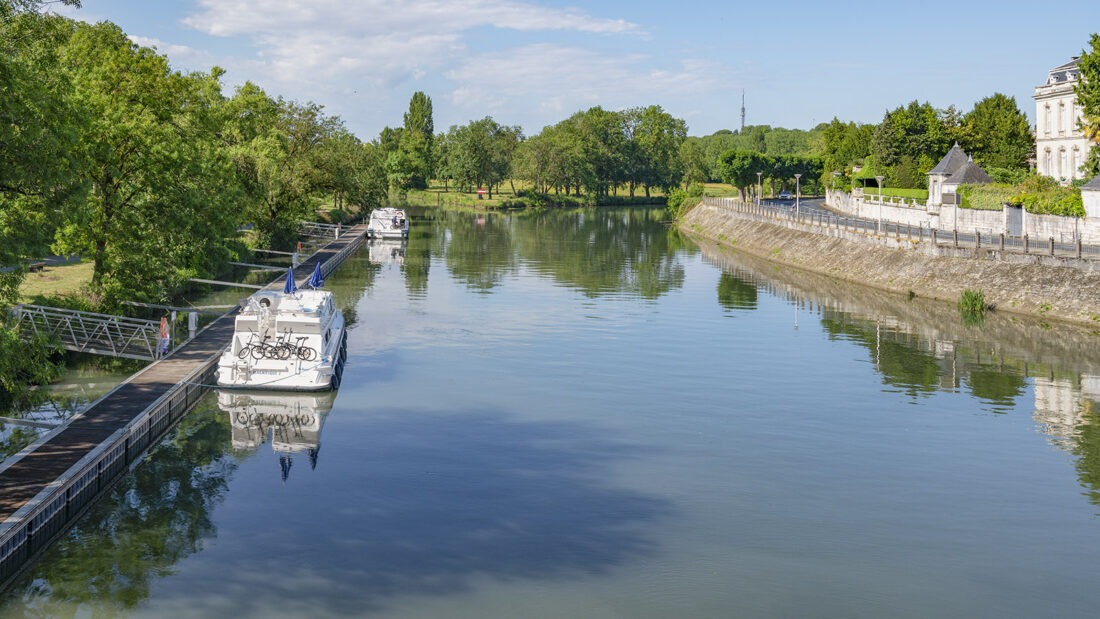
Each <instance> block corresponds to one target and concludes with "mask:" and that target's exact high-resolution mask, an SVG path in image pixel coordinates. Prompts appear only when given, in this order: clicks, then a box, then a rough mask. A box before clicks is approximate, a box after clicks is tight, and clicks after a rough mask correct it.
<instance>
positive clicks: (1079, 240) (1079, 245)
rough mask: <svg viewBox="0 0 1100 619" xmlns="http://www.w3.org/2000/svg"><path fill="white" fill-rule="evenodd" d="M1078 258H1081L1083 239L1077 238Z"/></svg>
mask: <svg viewBox="0 0 1100 619" xmlns="http://www.w3.org/2000/svg"><path fill="white" fill-rule="evenodd" d="M1077 258H1078V260H1079V259H1080V258H1081V237H1077Z"/></svg>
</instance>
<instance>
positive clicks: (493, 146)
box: [448, 116, 523, 199]
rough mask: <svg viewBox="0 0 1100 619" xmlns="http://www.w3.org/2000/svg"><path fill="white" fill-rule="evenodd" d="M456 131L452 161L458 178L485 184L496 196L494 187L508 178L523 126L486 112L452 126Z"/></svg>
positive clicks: (468, 184)
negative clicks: (498, 119) (501, 121)
mask: <svg viewBox="0 0 1100 619" xmlns="http://www.w3.org/2000/svg"><path fill="white" fill-rule="evenodd" d="M452 132H453V136H454V137H453V141H451V143H450V148H449V164H448V165H449V167H450V170H451V173H452V174H453V175H454V178H455V181H456V182H457V183H459V184H460V185H461V186H463V187H465V188H467V189H469V188H474V187H485V188H486V190H487V191H488V196H489V198H490V199H492V197H493V187H495V186H497V185H499V184H500V183H501V182H502V181H504V179H506V178H508V174H509V172H510V170H511V165H512V155H513V154H514V153H515V150H516V147H517V146H518V144H519V142H520V141H521V140H522V138H523V133H522V130H521V129H520V128H519V127H518V126H516V127H506V126H502V125H500V124H499V123H497V122H496V121H495V120H493V118H492V117H491V116H486V117H485V118H482V119H481V120H475V121H473V122H471V123H470V124H468V125H464V126H462V127H456V128H452Z"/></svg>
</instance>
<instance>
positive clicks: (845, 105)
mask: <svg viewBox="0 0 1100 619" xmlns="http://www.w3.org/2000/svg"><path fill="white" fill-rule="evenodd" d="M54 10H59V12H63V13H64V14H66V15H70V16H72V17H76V18H78V19H83V20H85V21H92V22H94V21H100V20H109V21H113V22H115V23H117V24H118V25H119V26H121V27H122V29H123V30H125V31H126V32H127V33H128V34H129V35H130V36H131V37H132V38H133V39H134V40H135V41H136V42H138V43H140V44H142V45H148V46H155V47H156V48H157V50H158V51H160V52H161V53H162V54H165V55H166V56H168V58H169V59H170V60H171V62H172V65H173V67H174V68H176V69H179V70H183V71H208V70H209V69H210V67H212V66H214V65H217V66H220V67H222V68H224V69H226V70H228V74H227V75H226V76H225V77H224V78H223V80H224V83H225V84H226V88H227V94H231V92H232V89H233V88H234V87H235V86H237V85H239V84H241V83H243V82H244V81H246V80H250V81H252V82H254V83H256V84H258V85H259V86H261V87H262V88H264V90H265V91H267V93H268V94H269V95H272V96H278V95H281V96H283V97H285V98H288V99H294V100H298V101H303V102H304V101H312V102H315V103H318V104H321V105H323V106H324V107H325V110H326V112H327V113H329V114H333V115H338V116H340V117H341V118H342V119H344V121H345V123H346V124H347V126H348V128H349V129H350V130H351V131H353V132H354V133H355V134H356V135H358V136H359V137H360V138H361V139H364V140H371V139H374V138H376V137H377V136H378V133H379V132H380V131H381V130H382V128H383V127H385V126H400V125H401V124H402V114H403V113H404V112H405V111H406V110H407V109H408V103H409V98H410V97H411V96H412V94H413V93H414V92H416V91H418V90H421V91H424V92H425V93H427V94H428V96H430V97H431V98H432V104H433V109H434V119H435V127H436V131H437V132H438V131H443V130H446V128H447V127H449V126H451V125H456V124H457V125H461V124H465V123H467V122H469V121H470V120H474V119H478V118H482V117H484V116H487V115H489V116H492V117H493V118H494V119H495V120H496V121H497V122H500V123H502V124H507V125H520V126H522V127H523V129H524V132H525V134H527V135H533V134H536V133H538V132H539V131H540V130H541V129H542V128H543V127H544V126H546V125H551V124H554V123H556V122H558V121H560V120H562V119H564V118H566V117H568V116H569V115H571V114H572V113H574V112H576V111H578V110H583V109H587V108H589V107H592V106H594V105H601V106H603V107H605V108H608V109H622V108H627V107H634V106H647V105H653V104H657V105H661V106H662V107H664V108H665V110H667V111H668V112H670V113H671V114H673V115H674V116H677V117H680V118H683V119H685V120H686V121H687V124H688V132H689V134H690V135H707V134H710V133H713V132H714V131H717V130H719V129H737V128H738V127H739V126H740V122H741V121H740V107H741V93H742V91H744V93H745V100H746V107H747V113H746V121H745V122H746V124H749V125H771V126H775V127H787V128H792V129H809V128H811V127H813V126H814V125H815V124H817V123H820V122H827V121H829V120H831V119H832V118H833V117H837V118H839V119H841V120H843V121H856V122H861V123H877V122H879V121H881V120H882V117H883V114H884V113H885V112H886V111H888V110H891V109H894V108H896V107H898V106H901V105H905V104H907V103H909V102H910V101H913V100H918V101H921V102H925V101H927V102H929V103H931V104H932V105H934V106H936V107H939V108H943V107H947V106H949V105H954V106H955V107H956V108H958V109H959V110H960V111H961V112H964V113H965V112H967V111H969V110H970V109H971V108H972V107H973V105H974V103H976V102H977V101H979V100H981V99H982V98H984V97H987V96H990V95H992V94H994V93H997V92H1000V93H1003V94H1006V95H1009V96H1012V97H1015V98H1016V102H1017V104H1018V105H1019V107H1020V109H1021V110H1023V111H1024V112H1025V113H1027V114H1028V117H1029V118H1031V119H1032V121H1033V122H1034V115H1035V111H1034V109H1033V108H1034V102H1033V100H1032V98H1031V97H1032V95H1033V93H1034V88H1035V86H1037V85H1039V84H1041V83H1042V82H1043V81H1044V80H1045V79H1046V73H1047V71H1048V70H1049V69H1050V68H1052V67H1054V66H1057V65H1059V64H1062V63H1064V62H1066V61H1067V60H1069V58H1070V57H1071V56H1074V55H1078V54H1079V53H1080V52H1081V50H1082V49H1084V48H1085V46H1086V45H1088V39H1089V35H1090V34H1092V33H1094V32H1100V0H1087V1H1083V0H1065V1H1063V2H1058V3H1042V2H1039V3H1035V2H1026V3H1025V2H1020V1H1017V0H1004V1H1000V2H993V1H973V2H969V1H966V0H959V1H956V2H953V3H930V2H924V3H921V2H903V3H894V2H891V1H890V0H879V1H876V2H864V1H861V0H857V1H854V2H847V3H834V2H821V1H816V2H804V1H790V0H772V1H771V2H768V1H762V2H761V1H758V2H753V3H749V2H742V1H740V0H727V1H725V2H721V1H706V0H680V1H678V2H649V1H644V0H642V1H638V0H635V1H630V2H628V1H625V0H606V1H601V2H577V1H572V2H558V1H544V0H451V1H448V0H164V1H150V0H84V1H83V8H81V9H64V8H63V9H56V8H54Z"/></svg>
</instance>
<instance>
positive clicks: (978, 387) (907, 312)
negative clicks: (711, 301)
mask: <svg viewBox="0 0 1100 619" xmlns="http://www.w3.org/2000/svg"><path fill="white" fill-rule="evenodd" d="M700 246H701V249H702V252H703V259H704V260H705V261H706V262H708V263H710V264H714V265H716V266H719V267H720V268H722V269H723V270H724V271H725V272H726V275H723V281H726V280H727V275H728V277H729V278H731V279H732V278H736V279H737V280H738V281H739V282H742V284H741V285H740V286H739V289H747V288H748V287H754V288H759V289H763V290H766V291H768V292H769V293H771V294H773V295H775V296H777V297H779V298H782V299H785V300H786V301H787V302H789V303H791V304H793V305H795V306H796V307H797V308H799V309H800V310H802V311H805V312H808V313H810V314H816V315H817V317H818V319H819V320H820V322H821V325H822V327H823V329H824V332H825V333H826V335H827V336H828V337H829V338H830V339H834V340H838V341H839V340H843V341H848V342H852V343H855V344H857V345H858V346H860V347H861V348H863V349H865V350H866V351H867V355H868V358H869V360H870V362H871V363H872V364H873V366H874V368H875V370H876V371H877V372H878V373H879V374H880V376H881V377H882V381H883V383H884V384H885V385H887V387H888V388H889V389H888V390H896V391H900V392H902V393H904V394H906V395H907V396H909V397H910V398H913V399H914V400H918V399H925V398H928V397H931V396H933V395H934V394H936V393H939V392H964V393H969V394H970V395H972V396H973V397H975V398H977V400H978V401H980V402H982V403H983V404H984V405H985V409H986V410H987V411H988V412H990V413H994V414H1004V413H1008V412H1011V411H1013V410H1015V409H1017V408H1018V407H1019V406H1025V407H1028V408H1030V410H1031V411H1032V419H1033V420H1034V421H1035V424H1036V427H1037V428H1038V429H1040V430H1041V431H1042V432H1043V433H1044V434H1045V435H1046V436H1047V438H1048V440H1049V441H1050V442H1051V443H1052V444H1054V445H1056V446H1058V447H1059V448H1060V449H1063V450H1065V451H1067V452H1069V453H1072V454H1074V455H1076V456H1077V457H1078V459H1077V463H1076V465H1077V469H1078V476H1079V479H1080V481H1081V483H1082V484H1083V485H1084V486H1085V489H1086V491H1087V494H1088V496H1089V498H1090V500H1091V501H1092V502H1093V503H1094V504H1096V505H1100V417H1098V416H1097V414H1096V412H1097V410H1098V408H1100V347H1097V336H1096V334H1095V333H1093V332H1089V331H1087V330H1085V329H1081V328H1078V327H1075V326H1072V325H1058V324H1048V323H1045V322H1041V321H1032V320H1028V319H1024V318H1019V317H1013V316H1010V315H1007V314H1005V313H1003V312H1000V313H998V312H993V313H992V314H989V315H987V316H986V318H985V320H984V321H983V322H982V323H981V325H980V328H978V327H976V326H975V325H974V324H972V323H969V322H967V321H965V320H964V319H963V318H962V317H960V316H959V313H958V312H957V311H956V309H955V308H954V307H953V306H952V305H950V304H947V303H942V302H935V301H930V300H925V299H920V298H913V299H907V298H905V297H902V296H900V295H897V294H892V293H886V292H881V291H877V290H874V289H871V288H867V287H864V286H859V285H856V284H850V283H847V282H842V281H839V280H834V279H831V278H826V277H822V276H819V275H815V274H812V273H808V272H804V271H799V270H797V269H790V268H776V266H775V265H774V264H773V263H769V262H766V261H763V260H760V259H758V258H755V257H752V256H748V255H744V254H732V253H730V252H728V251H727V250H724V249H722V248H719V247H716V246H714V245H712V244H709V243H706V242H701V243H700ZM734 274H736V275H734ZM719 290H722V284H721V283H720V284H719ZM720 302H721V293H720ZM722 304H723V306H726V305H727V304H726V303H725V302H723V303H722ZM1029 392H1030V394H1031V395H1032V397H1033V402H1032V403H1030V404H1028V403H1027V402H1026V400H1024V399H1025V398H1026V397H1027V396H1028V394H1029Z"/></svg>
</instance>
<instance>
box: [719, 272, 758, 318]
mask: <svg viewBox="0 0 1100 619" xmlns="http://www.w3.org/2000/svg"><path fill="white" fill-rule="evenodd" d="M758 294H759V293H758V291H757V287H756V284H754V283H752V281H751V278H749V277H745V276H742V275H739V274H738V272H737V270H733V271H722V274H721V275H719V276H718V303H719V304H720V305H721V306H722V307H724V308H726V309H727V310H754V309H756V302H757V295H758Z"/></svg>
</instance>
